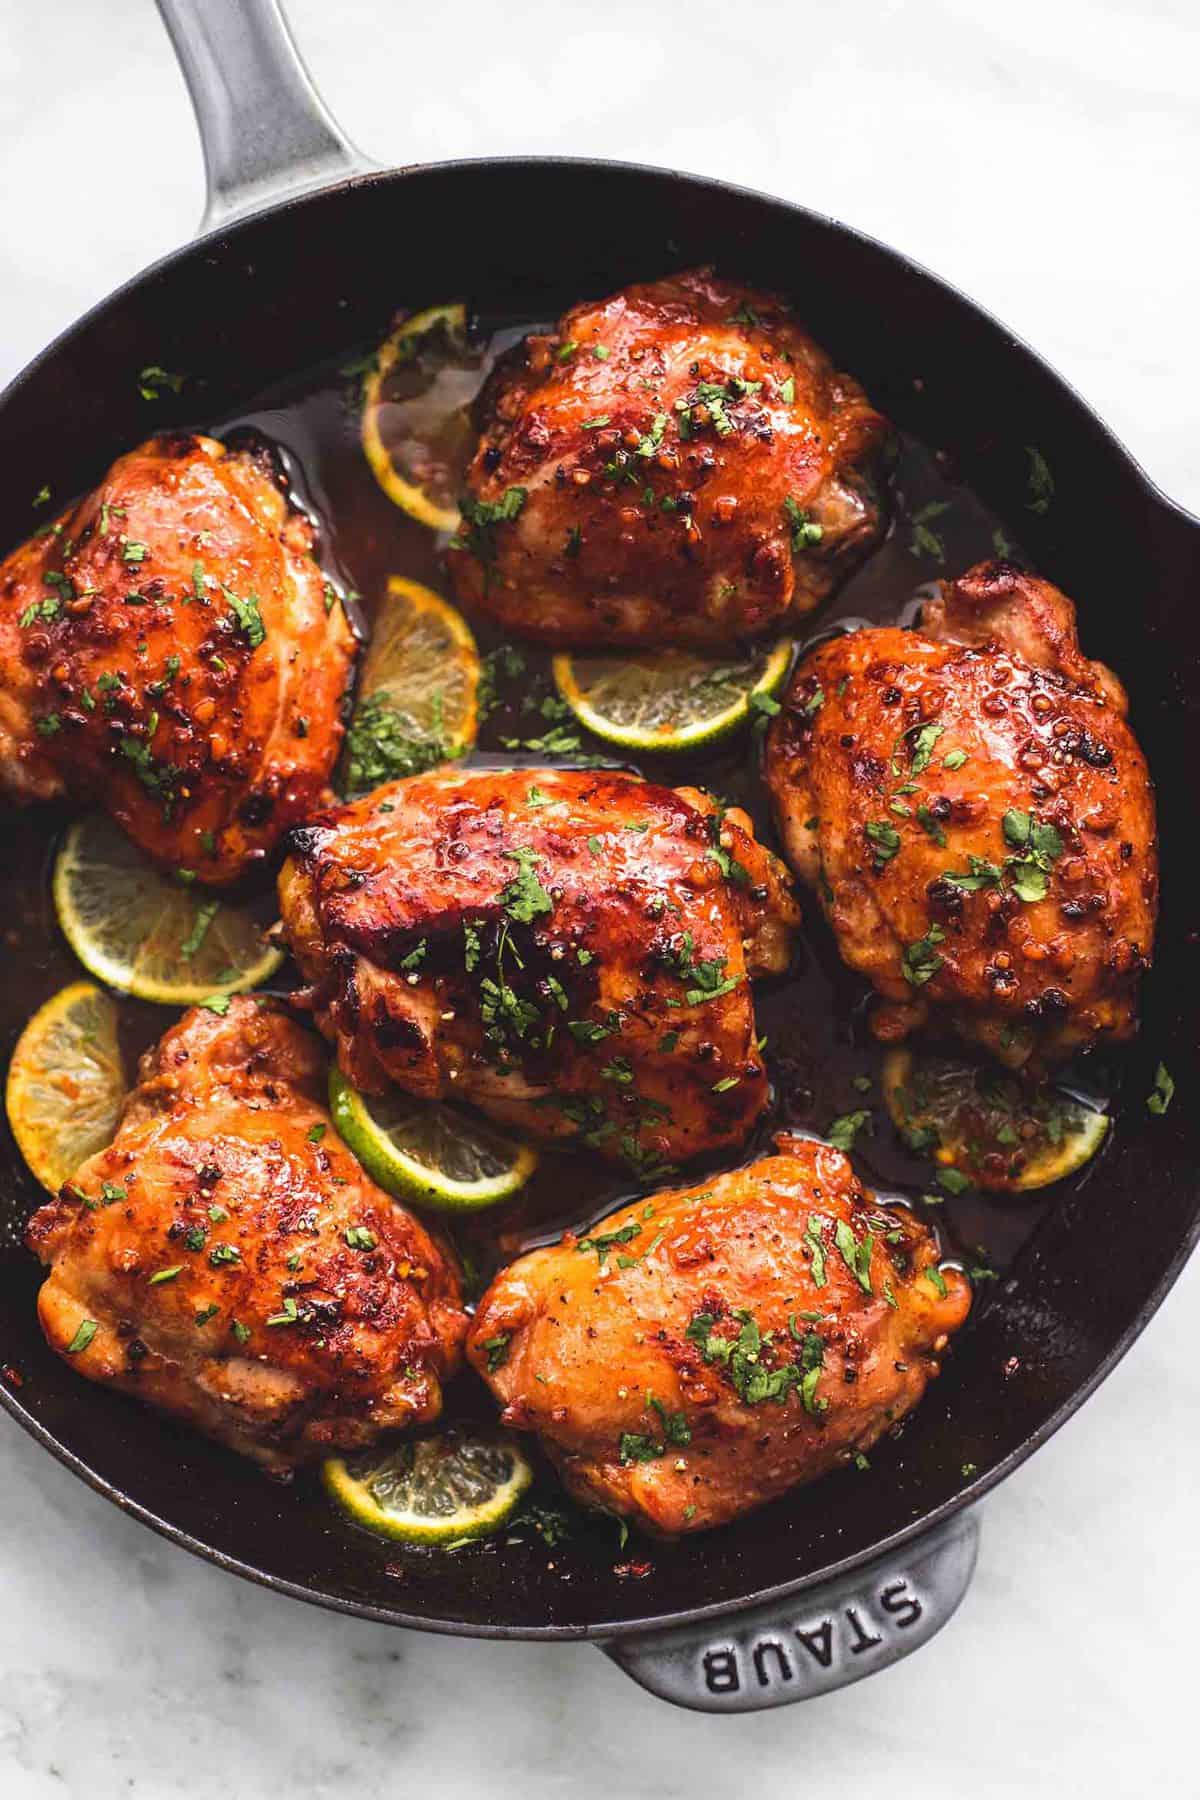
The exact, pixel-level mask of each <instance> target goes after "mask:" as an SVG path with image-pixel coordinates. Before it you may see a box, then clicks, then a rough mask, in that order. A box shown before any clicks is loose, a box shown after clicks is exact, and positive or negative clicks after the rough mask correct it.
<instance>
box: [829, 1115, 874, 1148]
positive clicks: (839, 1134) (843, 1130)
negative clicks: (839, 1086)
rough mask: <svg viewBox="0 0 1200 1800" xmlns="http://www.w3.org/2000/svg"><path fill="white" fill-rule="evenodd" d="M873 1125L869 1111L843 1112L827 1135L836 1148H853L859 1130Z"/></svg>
mask: <svg viewBox="0 0 1200 1800" xmlns="http://www.w3.org/2000/svg"><path fill="white" fill-rule="evenodd" d="M870 1125H871V1115H870V1113H869V1112H852V1113H843V1114H842V1115H841V1117H840V1118H837V1119H835V1120H834V1121H833V1123H832V1125H831V1126H830V1127H829V1130H828V1132H827V1133H826V1136H827V1137H828V1139H829V1142H830V1143H831V1144H832V1145H833V1147H834V1149H835V1150H852V1149H853V1148H854V1140H855V1138H856V1137H857V1136H858V1134H859V1132H860V1131H862V1130H863V1129H864V1127H865V1128H867V1129H869V1128H870Z"/></svg>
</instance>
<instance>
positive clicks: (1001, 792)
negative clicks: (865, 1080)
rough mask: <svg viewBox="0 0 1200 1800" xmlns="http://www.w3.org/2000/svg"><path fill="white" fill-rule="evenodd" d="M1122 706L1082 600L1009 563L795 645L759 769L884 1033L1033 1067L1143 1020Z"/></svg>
mask: <svg viewBox="0 0 1200 1800" xmlns="http://www.w3.org/2000/svg"><path fill="white" fill-rule="evenodd" d="M1125 714H1126V701H1125V694H1124V691H1123V689H1122V688H1121V685H1120V683H1119V682H1118V681H1117V679H1116V677H1115V676H1114V675H1113V674H1112V673H1111V672H1110V671H1109V670H1108V669H1106V668H1105V667H1104V666H1103V665H1102V664H1100V663H1094V662H1089V661H1088V659H1087V658H1086V657H1084V656H1083V655H1082V654H1081V652H1080V649H1079V643H1078V639H1077V636H1076V622H1075V609H1074V607H1073V606H1072V604H1071V602H1070V601H1069V600H1068V599H1067V598H1066V596H1065V595H1064V594H1061V593H1060V592H1059V591H1058V590H1057V589H1056V588H1054V587H1052V586H1051V585H1050V583H1049V582H1046V581H1041V580H1038V579H1036V578H1035V577H1033V576H1030V575H1027V574H1024V573H1023V572H1022V571H1021V570H1019V569H1017V568H1015V567H1013V566H1012V565H1010V564H1007V563H984V564H980V565H979V566H978V567H977V568H974V569H972V570H970V571H969V572H968V573H967V574H966V575H963V576H961V577H960V578H959V579H958V580H957V581H953V582H947V583H944V584H943V585H942V588H941V592H940V596H939V597H938V599H937V600H935V601H934V602H933V603H932V604H931V605H928V606H927V607H926V608H925V614H924V619H923V622H922V625H921V629H920V630H919V631H900V630H893V629H879V630H864V631H858V632H853V633H849V634H846V635H843V636H839V637H835V638H833V639H831V640H830V641H829V642H827V643H825V644H823V645H822V646H821V647H820V648H819V649H818V650H816V651H815V652H814V654H813V655H811V656H810V657H808V658H807V659H806V660H805V661H804V662H803V663H802V664H801V665H800V667H799V668H798V669H797V671H796V674H795V676H794V678H793V682H792V686H791V690H790V693H789V695H788V699H787V703H786V705H785V707H784V709H783V711H782V713H781V714H780V716H779V717H778V718H777V719H776V720H775V723H774V725H773V727H772V730H771V736H770V740H769V744H768V752H767V779H768V783H769V785H770V787H771V791H772V794H773V797H774V802H775V807H776V811H777V815H778V817H779V821H780V825H781V829H782V832H783V835H784V839H785V843H786V846H787V851H788V855H789V858H790V860H791V862H792V864H793V866H794V867H795V868H796V869H797V870H798V871H799V873H800V874H801V875H803V876H804V878H805V879H806V880H807V881H808V882H809V883H810V885H811V886H812V887H814V888H815V889H816V891H817V892H818V893H819V894H820V896H821V900H822V904H823V905H824V908H825V911H826V913H827V915H828V917H829V919H830V921H831V923H832V925H833V929H834V931H835V933H836V935H837V940H838V946H839V948H840V950H841V953H842V955H843V956H844V957H845V959H846V961H847V962H848V963H849V964H850V966H851V967H852V968H854V969H857V970H858V971H859V972H860V973H862V974H864V975H866V976H867V977H868V978H869V979H870V980H871V981H872V982H873V983H874V985H875V987H876V988H877V989H878V991H879V993H880V994H881V995H882V996H883V1004H882V1005H881V1006H880V1007H879V1008H878V1009H877V1010H876V1012H875V1014H874V1017H873V1025H874V1029H875V1031H876V1032H877V1034H878V1035H879V1036H880V1037H882V1038H885V1039H897V1038H901V1037H904V1036H905V1035H906V1034H907V1033H909V1032H910V1031H912V1030H914V1029H916V1028H917V1027H919V1026H921V1025H923V1024H924V1023H925V1022H926V1020H933V1021H935V1022H938V1023H942V1024H945V1025H948V1026H950V1027H951V1028H952V1029H954V1030H955V1031H957V1032H958V1033H959V1034H960V1035H961V1036H963V1037H965V1038H967V1039H970V1040H973V1041H975V1042H977V1043H979V1044H981V1045H983V1046H984V1047H985V1048H986V1049H987V1050H989V1051H990V1052H991V1053H992V1054H993V1055H994V1056H996V1057H997V1058H999V1060H1000V1061H1001V1062H1003V1063H1006V1064H1008V1065H1009V1066H1011V1067H1019V1066H1021V1065H1023V1064H1027V1065H1028V1066H1029V1067H1030V1068H1031V1069H1032V1068H1036V1067H1038V1066H1039V1065H1042V1064H1049V1063H1052V1062H1054V1061H1055V1060H1057V1059H1061V1058H1062V1057H1064V1056H1067V1055H1069V1054H1070V1053H1071V1052H1073V1051H1075V1050H1078V1049H1088V1048H1090V1047H1091V1046H1093V1045H1095V1044H1097V1043H1100V1042H1115V1041H1118V1040H1120V1039H1123V1038H1128V1037H1129V1036H1130V1035H1131V1034H1132V1032H1133V1030H1134V1028H1135V1025H1136V1018H1137V992H1138V983H1139V979H1140V977H1141V974H1142V972H1143V970H1144V969H1146V968H1147V967H1148V966H1149V962H1150V957H1151V951H1152V946H1153V940H1154V924H1155V912H1156V904H1157V884H1158V871H1157V848H1156V841H1155V820H1154V794H1153V789H1152V787H1151V784H1150V778H1149V775H1148V773H1147V769H1146V764H1145V760H1144V758H1143V756H1142V753H1141V750H1140V749H1139V747H1138V745H1137V742H1136V740H1135V739H1134V736H1133V734H1132V732H1131V731H1130V729H1129V726H1128V724H1127V723H1126V718H1125Z"/></svg>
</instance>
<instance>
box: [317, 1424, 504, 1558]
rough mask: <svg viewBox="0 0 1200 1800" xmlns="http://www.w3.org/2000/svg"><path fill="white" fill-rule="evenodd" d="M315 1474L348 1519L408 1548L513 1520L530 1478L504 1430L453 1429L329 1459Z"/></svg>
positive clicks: (484, 1531) (481, 1533) (485, 1532)
mask: <svg viewBox="0 0 1200 1800" xmlns="http://www.w3.org/2000/svg"><path fill="white" fill-rule="evenodd" d="M321 1473H322V1476H323V1477H324V1481H325V1485H326V1487H327V1488H328V1489H329V1492H330V1493H331V1494H332V1495H333V1497H334V1499H335V1500H336V1501H337V1502H338V1504H339V1505H340V1506H343V1507H344V1508H345V1510H346V1511H347V1512H348V1513H349V1514H350V1517H351V1518H352V1519H354V1520H356V1521H357V1523H358V1524H360V1525H365V1526H366V1528H367V1530H368V1531H375V1532H378V1533H379V1535H380V1536H381V1537H390V1538H399V1539H400V1540H401V1541H402V1542H403V1543H406V1544H442V1545H446V1544H452V1543H455V1542H458V1543H461V1542H462V1541H463V1540H464V1539H470V1538H482V1537H490V1536H491V1534H492V1533H493V1532H494V1531H498V1530H499V1529H500V1527H501V1526H502V1525H503V1524H504V1523H505V1522H506V1521H507V1520H508V1519H511V1518H512V1516H513V1514H514V1513H515V1512H516V1510H517V1508H518V1506H519V1505H520V1504H521V1496H522V1495H523V1494H524V1492H525V1490H526V1488H528V1486H529V1484H530V1482H531V1481H532V1480H533V1470H532V1469H531V1468H530V1466H529V1464H528V1463H527V1462H526V1460H525V1458H524V1456H523V1455H522V1454H521V1451H520V1449H519V1448H518V1446H517V1442H516V1439H515V1438H513V1437H511V1436H510V1435H509V1434H508V1433H507V1432H502V1431H475V1430H472V1431H470V1432H468V1431H466V1430H463V1429H461V1428H459V1427H457V1426H450V1427H448V1428H447V1429H446V1430H445V1431H442V1432H439V1433H438V1434H437V1435H436V1436H434V1437H420V1438H408V1439H406V1440H405V1441H404V1442H402V1443H399V1444H394V1445H392V1446H391V1447H390V1448H388V1449H386V1450H379V1449H373V1450H366V1451H363V1452H362V1453H361V1454H359V1455H358V1456H354V1457H350V1458H343V1457H340V1456H333V1457H330V1458H329V1459H328V1461H327V1462H325V1463H324V1464H323V1466H322V1470H321Z"/></svg>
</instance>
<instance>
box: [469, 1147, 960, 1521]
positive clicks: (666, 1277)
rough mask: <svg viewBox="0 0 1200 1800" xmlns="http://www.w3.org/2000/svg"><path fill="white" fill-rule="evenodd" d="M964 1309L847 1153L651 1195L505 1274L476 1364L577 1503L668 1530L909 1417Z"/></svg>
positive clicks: (484, 1322)
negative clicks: (866, 1184) (545, 1454)
mask: <svg viewBox="0 0 1200 1800" xmlns="http://www.w3.org/2000/svg"><path fill="white" fill-rule="evenodd" d="M969 1306H970V1287H969V1284H968V1282H967V1279H966V1277H965V1276H964V1275H962V1274H961V1273H960V1272H959V1271H958V1270H957V1269H953V1268H947V1269H946V1270H945V1271H944V1272H942V1271H939V1269H938V1253H937V1246H936V1243H935V1241H934V1239H933V1237H932V1236H931V1235H930V1233H929V1232H928V1231H927V1230H926V1229H925V1227H924V1226H923V1225H921V1224H920V1223H919V1221H917V1220H916V1219H915V1218H913V1216H912V1215H911V1214H910V1213H908V1212H907V1211H906V1210H903V1209H890V1210H885V1209H883V1208H881V1207H880V1206H879V1205H878V1203H877V1202H876V1201H875V1200H874V1197H873V1196H872V1195H871V1194H869V1193H867V1192H866V1191H865V1190H864V1189H863V1188H862V1187H861V1186H860V1185H859V1183H858V1181H857V1180H856V1178H855V1176H854V1172H853V1170H852V1169H851V1166H850V1164H849V1162H848V1161H847V1159H846V1157H845V1156H843V1155H842V1153H841V1151H840V1150H834V1149H831V1148H830V1147H829V1146H827V1145H825V1144H818V1143H814V1142H812V1141H810V1140H808V1139H804V1138H794V1137H781V1138H780V1139H779V1140H778V1152H777V1154H775V1155H773V1156H766V1157H763V1158H761V1159H760V1160H759V1161H757V1162H753V1163H751V1164H750V1165H749V1167H747V1168H744V1169H735V1170H734V1171H733V1172H732V1173H730V1174H726V1175H718V1176H715V1177H713V1178H712V1179H711V1180H709V1181H706V1182H705V1183H704V1184H703V1186H701V1187H697V1188H684V1189H680V1190H678V1191H673V1192H668V1193H659V1194H655V1195H654V1197H653V1199H652V1200H650V1201H646V1202H642V1201H637V1202H635V1203H634V1204H633V1205H632V1206H627V1207H625V1208H624V1209H623V1210H622V1211H621V1212H618V1213H614V1214H613V1216H612V1217H611V1218H608V1219H605V1220H604V1221H603V1223H602V1224H599V1225H597V1226H594V1227H593V1229H592V1230H591V1231H590V1232H589V1233H588V1234H587V1235H586V1236H583V1235H580V1236H576V1235H574V1234H572V1233H568V1234H567V1235H566V1236H565V1237H564V1238H563V1240H562V1243H561V1244H559V1245H556V1246H554V1247H553V1248H551V1249H546V1250H535V1251H533V1252H532V1253H531V1254H530V1255H527V1256H523V1257H521V1258H520V1259H519V1260H518V1261H517V1262H515V1263H513V1264H511V1265H510V1267H508V1268H507V1269H504V1270H503V1271H502V1272H501V1273H500V1274H499V1275H498V1276H497V1277H496V1279H495V1281H494V1282H493V1283H492V1285H491V1287H490V1288H489V1289H488V1291H487V1293H486V1294H485V1295H484V1297H483V1299H482V1300H481V1302H480V1304H479V1308H478V1310H477V1312H476V1315H475V1320H474V1323H473V1325H472V1327H471V1332H470V1336H469V1338H468V1342H467V1354H468V1356H469V1358H470V1360H471V1362H472V1363H473V1364H474V1366H475V1367H476V1369H478V1371H479V1373H480V1374H481V1375H482V1376H483V1377H484V1378H485V1380H487V1381H488V1383H489V1384H490V1386H491V1388H492V1390H493V1392H494V1393H495V1394H496V1397H497V1399H498V1400H499V1401H500V1403H501V1405H502V1406H503V1408H504V1412H503V1417H504V1420H505V1422H506V1423H507V1424H509V1425H514V1426H516V1427H518V1428H519V1429H520V1430H523V1431H536V1432H537V1433H538V1434H539V1436H540V1438H541V1441H542V1444H543V1446H544V1448H545V1449H546V1451H547V1452H548V1454H549V1455H550V1457H551V1458H552V1460H553V1461H554V1463H555V1465H556V1466H557V1468H558V1470H559V1472H560V1474H561V1476H562V1479H563V1481H564V1483H565V1485H566V1487H567V1488H568V1489H569V1491H570V1492H571V1493H572V1494H573V1495H574V1496H575V1497H576V1498H577V1499H579V1500H582V1501H584V1502H585V1503H586V1504H589V1505H592V1506H598V1507H602V1508H604V1509H605V1510H607V1511H609V1512H615V1513H619V1514H621V1515H623V1516H628V1517H634V1518H637V1519H639V1520H640V1521H641V1522H642V1523H644V1524H645V1525H647V1526H649V1527H650V1528H651V1529H652V1530H655V1531H659V1532H666V1533H675V1532H684V1531H700V1530H703V1529H704V1528H706V1527H708V1526H712V1525H722V1524H725V1523H726V1522H727V1521H728V1520H730V1519H733V1518H735V1517H736V1516H737V1515H738V1514H739V1513H743V1512H747V1511H749V1510H750V1509H751V1508H752V1507H755V1506H759V1505H761V1504H762V1503H763V1501H765V1500H771V1499H773V1498H775V1497H776V1496H777V1495H779V1494H782V1493H785V1492H786V1491H787V1490H788V1489H789V1488H792V1487H796V1486H798V1485H799V1484H800V1483H801V1482H806V1481H812V1480H813V1479H814V1478H815V1477H817V1476H818V1475H822V1474H824V1473H826V1471H828V1470H829V1469H832V1468H833V1467H835V1466H836V1465H837V1464H839V1463H846V1462H848V1461H850V1460H851V1458H852V1457H853V1456H854V1455H855V1454H856V1453H858V1452H862V1451H865V1450H868V1449H869V1448H870V1446H871V1445H872V1444H873V1443H874V1442H875V1440H876V1438H878V1437H879V1436H880V1435H881V1433H882V1432H884V1431H886V1430H887V1429H888V1427H889V1426H890V1425H893V1424H895V1423H897V1422H898V1421H899V1420H900V1419H902V1418H903V1417H904V1415H905V1414H906V1413H907V1412H909V1411H911V1409H912V1408H913V1407H914V1406H915V1405H916V1403H917V1401H918V1400H919V1399H920V1398H921V1395H922V1394H923V1393H924V1391H925V1387H926V1384H927V1382H928V1381H929V1380H930V1379H931V1377H933V1376H935V1375H936V1374H937V1373H938V1358H939V1357H940V1356H941V1353H942V1352H943V1350H944V1349H945V1348H946V1344H947V1341H948V1338H949V1334H950V1333H951V1332H953V1331H955V1330H957V1329H958V1327H959V1326H960V1325H961V1324H962V1322H963V1320H964V1319H965V1317H966V1315H967V1312H968V1309H969Z"/></svg>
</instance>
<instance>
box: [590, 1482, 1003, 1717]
mask: <svg viewBox="0 0 1200 1800" xmlns="http://www.w3.org/2000/svg"><path fill="white" fill-rule="evenodd" d="M978 1548H979V1524H978V1520H977V1518H976V1514H975V1512H974V1510H970V1511H964V1512H960V1513H957V1514H956V1515H955V1516H954V1518H952V1519H949V1520H947V1521H946V1523H945V1524H943V1525H938V1526H935V1527H934V1529H933V1530H932V1531H930V1532H928V1533H926V1535H925V1536H924V1537H921V1538H918V1539H916V1541H915V1542H914V1543H912V1544H909V1545H907V1546H905V1548H903V1549H901V1550H898V1551H896V1552H895V1553H894V1554H892V1555H890V1556H883V1557H880V1558H878V1560H877V1561H875V1562H872V1563H868V1564H867V1565H866V1567H865V1568H862V1569H856V1570H854V1571H852V1573H850V1574H849V1575H843V1576H839V1577H837V1578H835V1579H834V1580H832V1581H829V1582H826V1583H825V1585H824V1586H823V1587H818V1588H808V1589H805V1590H804V1591H803V1592H802V1593H799V1594H795V1595H793V1596H792V1597H791V1598H790V1599H786V1600H780V1601H776V1602H773V1603H772V1604H770V1605H767V1606H760V1607H754V1608H752V1609H751V1610H750V1611H748V1612H742V1613H734V1614H732V1615H731V1616H730V1617H729V1618H725V1619H711V1620H701V1621H700V1623H699V1624H696V1625H688V1626H684V1627H682V1628H680V1629H679V1630H673V1631H671V1630H669V1631H659V1632H649V1633H646V1634H645V1635H642V1634H637V1635H634V1636H632V1637H625V1638H613V1639H611V1640H610V1641H608V1642H606V1643H602V1644H601V1645H600V1646H599V1648H600V1649H601V1650H603V1651H604V1654H605V1655H606V1656H609V1657H611V1658H612V1660H613V1662H615V1663H616V1664H617V1665H618V1667H619V1668H622V1669H624V1671H625V1673H626V1674H627V1675H629V1676H631V1677H632V1679H633V1680H634V1681H636V1682H637V1683H638V1686H639V1687H644V1688H646V1689H647V1690H648V1692H650V1693H651V1694H657V1696H658V1697H659V1699H660V1700H669V1701H670V1702H671V1703H672V1704H673V1705H674V1706H686V1707H689V1708H690V1709H691V1710H692V1711H693V1712H710V1713H742V1712H761V1711H763V1710H764V1709H765V1708H767V1707H771V1706H787V1705H788V1704H789V1703H790V1702H791V1701H793V1700H811V1699H812V1698H813V1697H814V1696H815V1695H817V1694H829V1693H832V1692H833V1690H834V1689H835V1688H841V1687H848V1686H849V1685H850V1683H851V1682H853V1681H861V1680H862V1678H863V1676H864V1675H873V1674H875V1673H876V1672H877V1671H878V1670H879V1669H886V1668H888V1667H889V1666H890V1665H891V1664H892V1663H894V1662H899V1661H900V1659H901V1657H904V1656H908V1655H910V1654H911V1652H912V1651H914V1650H919V1649H920V1647H921V1645H922V1644H925V1643H928V1641H929V1639H930V1638H931V1637H933V1636H934V1634H935V1633H936V1632H938V1631H940V1630H941V1628H942V1626H943V1625H944V1624H945V1623H946V1621H947V1619H949V1618H950V1616H951V1614H952V1613H954V1612H955V1610H956V1609H957V1607H958V1604H959V1602H960V1601H961V1599H962V1597H963V1595H964V1594H965V1593H966V1591H967V1588H968V1586H969V1584H970V1580H971V1576H972V1574H973V1573H974V1569H975V1557H976V1553H977V1551H978Z"/></svg>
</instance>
